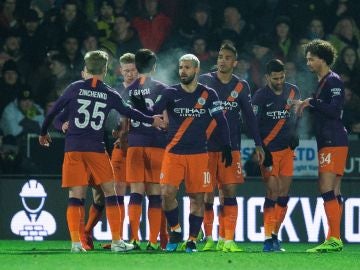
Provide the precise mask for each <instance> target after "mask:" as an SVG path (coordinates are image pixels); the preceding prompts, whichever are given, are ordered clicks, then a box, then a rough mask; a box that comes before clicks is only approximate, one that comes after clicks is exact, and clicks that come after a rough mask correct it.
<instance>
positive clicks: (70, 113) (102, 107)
mask: <svg viewBox="0 0 360 270" xmlns="http://www.w3.org/2000/svg"><path fill="white" fill-rule="evenodd" d="M63 109H65V110H66V111H67V112H66V116H67V120H68V121H69V129H68V130H67V132H66V138H65V151H66V152H70V151H80V152H104V149H105V145H104V139H103V138H104V120H105V119H106V117H107V115H108V114H109V112H110V110H111V109H115V110H117V111H118V112H119V113H120V114H122V115H125V116H127V117H129V118H133V119H136V120H138V121H142V122H145V123H148V124H151V123H152V122H153V118H152V117H151V116H146V115H144V114H142V113H141V112H139V111H137V110H134V109H132V108H131V107H130V106H128V105H127V104H126V103H125V102H124V101H123V99H122V98H121V96H120V95H119V94H118V93H117V92H116V91H115V90H113V89H112V88H111V87H110V86H108V85H106V84H104V83H103V82H102V81H99V80H96V79H88V80H85V81H84V80H81V81H77V82H74V83H72V84H70V85H69V86H68V87H67V88H66V89H65V92H64V94H63V95H62V96H61V97H60V98H59V99H58V100H57V101H56V102H55V104H54V106H53V108H52V109H51V110H50V112H49V114H48V115H47V116H46V118H45V121H44V123H43V126H42V128H41V135H45V134H46V133H47V130H48V127H49V125H50V124H51V122H52V120H53V119H54V117H55V116H56V115H57V114H58V113H60V112H61V111H62V110H63Z"/></svg>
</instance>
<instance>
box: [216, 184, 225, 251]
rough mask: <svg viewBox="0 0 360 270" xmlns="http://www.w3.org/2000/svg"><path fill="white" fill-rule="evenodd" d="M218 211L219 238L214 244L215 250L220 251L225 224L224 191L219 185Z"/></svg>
mask: <svg viewBox="0 0 360 270" xmlns="http://www.w3.org/2000/svg"><path fill="white" fill-rule="evenodd" d="M218 191H219V202H220V205H219V211H218V218H219V238H218V242H217V244H216V250H218V251H220V250H223V247H224V243H225V225H224V192H223V191H222V188H221V187H220V185H219V188H218Z"/></svg>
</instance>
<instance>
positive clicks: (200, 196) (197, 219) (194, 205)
mask: <svg viewBox="0 0 360 270" xmlns="http://www.w3.org/2000/svg"><path fill="white" fill-rule="evenodd" d="M189 198H190V215H189V238H188V240H187V242H186V252H195V251H197V249H196V239H197V236H198V234H199V231H200V228H201V224H202V222H203V219H204V193H189Z"/></svg>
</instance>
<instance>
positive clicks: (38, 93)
mask: <svg viewBox="0 0 360 270" xmlns="http://www.w3.org/2000/svg"><path fill="white" fill-rule="evenodd" d="M48 69H49V71H50V76H48V77H46V78H44V79H42V80H41V83H40V84H39V86H38V88H37V89H35V91H34V96H35V100H36V102H37V103H38V104H40V105H41V106H42V107H43V108H45V105H46V104H47V102H48V101H53V100H55V99H57V98H58V97H59V96H60V95H61V94H62V92H63V90H64V89H65V87H66V86H67V85H68V84H69V83H70V82H71V81H73V80H74V74H72V72H71V70H70V63H69V59H68V58H67V57H66V56H65V55H62V54H60V53H54V54H52V55H51V56H50V59H49V67H48Z"/></svg>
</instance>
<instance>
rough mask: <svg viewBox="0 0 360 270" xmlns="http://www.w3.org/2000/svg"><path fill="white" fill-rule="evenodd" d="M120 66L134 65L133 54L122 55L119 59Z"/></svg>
mask: <svg viewBox="0 0 360 270" xmlns="http://www.w3.org/2000/svg"><path fill="white" fill-rule="evenodd" d="M119 63H120V64H134V63H135V54H133V53H124V54H123V55H122V56H120V58H119Z"/></svg>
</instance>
